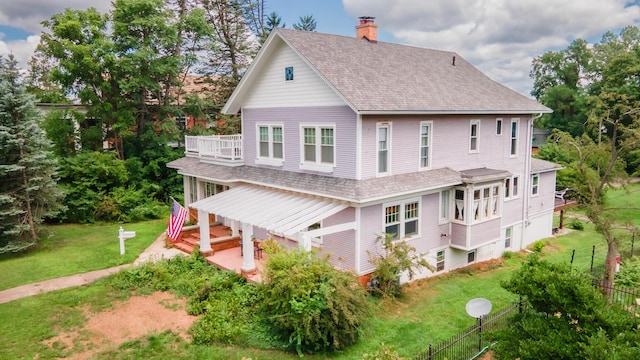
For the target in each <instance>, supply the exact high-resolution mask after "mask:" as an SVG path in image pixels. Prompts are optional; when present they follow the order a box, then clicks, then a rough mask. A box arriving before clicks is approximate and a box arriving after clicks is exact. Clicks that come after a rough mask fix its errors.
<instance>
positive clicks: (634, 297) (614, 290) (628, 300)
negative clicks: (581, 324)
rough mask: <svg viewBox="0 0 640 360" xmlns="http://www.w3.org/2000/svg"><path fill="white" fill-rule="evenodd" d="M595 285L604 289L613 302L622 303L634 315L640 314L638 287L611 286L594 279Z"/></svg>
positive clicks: (639, 292)
mask: <svg viewBox="0 0 640 360" xmlns="http://www.w3.org/2000/svg"><path fill="white" fill-rule="evenodd" d="M593 285H594V286H596V287H598V288H599V289H601V290H602V292H603V293H604V294H605V296H607V297H608V298H609V299H610V303H611V304H617V305H620V306H621V307H622V308H624V309H625V310H627V311H628V312H629V313H630V314H631V315H632V316H637V315H638V307H640V304H638V300H640V291H639V290H638V289H627V288H618V287H609V286H606V285H605V284H603V283H602V281H593Z"/></svg>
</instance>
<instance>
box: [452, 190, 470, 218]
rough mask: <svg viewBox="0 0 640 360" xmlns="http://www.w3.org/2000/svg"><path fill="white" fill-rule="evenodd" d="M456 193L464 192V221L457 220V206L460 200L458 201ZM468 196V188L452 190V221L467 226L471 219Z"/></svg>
mask: <svg viewBox="0 0 640 360" xmlns="http://www.w3.org/2000/svg"><path fill="white" fill-rule="evenodd" d="M456 191H462V194H463V197H464V198H463V199H462V219H458V218H456V206H457V201H460V200H458V199H456ZM467 198H468V194H467V189H466V188H461V187H459V188H453V190H452V194H451V200H453V202H452V203H451V221H452V222H455V223H458V224H467V221H468V219H469V206H468V204H467V203H468V200H469V199H467Z"/></svg>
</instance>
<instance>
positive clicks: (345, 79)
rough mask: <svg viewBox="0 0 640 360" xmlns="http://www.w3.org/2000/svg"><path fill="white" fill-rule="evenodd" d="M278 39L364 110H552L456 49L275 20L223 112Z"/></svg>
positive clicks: (235, 105)
mask: <svg viewBox="0 0 640 360" xmlns="http://www.w3.org/2000/svg"><path fill="white" fill-rule="evenodd" d="M278 39H280V40H282V41H284V43H286V44H287V45H288V46H289V47H290V48H291V49H292V50H293V51H294V52H296V54H298V55H299V56H300V57H301V58H302V59H303V60H304V61H305V62H306V63H307V64H308V65H309V66H310V67H311V68H312V69H313V70H314V71H315V72H316V73H318V75H319V76H320V77H321V78H322V79H324V80H325V81H326V83H327V85H328V86H330V87H331V88H332V89H334V91H336V92H337V93H338V94H339V95H340V96H341V97H342V98H343V99H344V100H345V101H346V102H347V104H349V105H350V106H351V108H352V109H353V110H354V111H356V112H358V113H361V114H390V113H423V114H424V113H434V114H436V113H437V114H461V113H465V114H533V113H546V112H551V110H550V109H549V108H547V107H546V106H543V105H542V104H539V103H538V102H537V101H535V100H533V99H531V98H528V97H526V96H524V95H521V94H519V93H518V92H516V91H514V90H512V89H510V88H508V87H506V86H503V85H501V84H499V83H497V82H495V81H493V80H491V79H490V78H489V77H487V76H486V75H485V74H484V73H482V72H481V71H480V70H478V69H477V68H475V67H474V66H473V65H471V64H470V63H468V62H467V61H465V60H464V59H463V58H462V57H461V56H460V55H458V54H457V53H455V52H450V51H439V50H431V49H426V48H421V47H416V46H408V45H400V44H393V43H386V42H369V41H368V40H366V39H357V38H355V37H347V36H341V35H331V34H323V33H317V32H309V31H300V30H291V29H282V28H278V29H276V30H274V31H273V32H272V33H271V35H270V36H269V38H268V39H267V41H266V42H265V44H264V46H263V48H262V49H261V50H260V53H259V54H258V56H257V57H256V59H255V60H254V62H253V64H252V65H251V68H250V69H249V71H248V72H247V73H246V74H245V77H244V78H243V79H242V81H241V82H240V84H239V85H238V87H237V88H236V90H235V91H234V93H233V94H232V96H231V97H230V99H229V101H228V102H227V104H226V105H225V107H224V108H223V112H224V113H237V112H238V111H239V110H240V107H241V106H242V97H243V96H244V95H245V94H246V93H247V90H248V88H250V86H251V85H250V84H251V82H252V81H253V80H254V79H253V77H254V76H259V73H260V71H259V70H257V71H251V70H253V69H254V68H257V69H260V68H261V67H262V66H263V64H262V62H266V61H268V58H269V56H270V55H271V54H272V53H273V50H272V49H271V48H272V47H276V44H275V43H276V42H277V41H278ZM454 57H455V65H454Z"/></svg>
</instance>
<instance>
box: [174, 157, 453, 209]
mask: <svg viewBox="0 0 640 360" xmlns="http://www.w3.org/2000/svg"><path fill="white" fill-rule="evenodd" d="M167 166H168V167H170V168H174V169H178V172H179V173H180V174H183V175H189V176H197V177H200V178H206V179H210V180H212V181H218V182H241V183H249V184H258V185H267V186H270V187H275V188H280V189H286V190H292V191H298V192H303V193H306V194H313V195H319V196H324V197H329V198H334V199H340V200H347V201H352V202H366V201H375V200H379V199H383V198H386V197H389V196H391V195H403V194H410V193H417V192H421V191H426V190H430V189H436V188H440V187H443V186H451V185H458V184H460V183H461V182H462V181H461V176H460V173H459V172H457V171H454V170H452V169H449V168H443V169H436V170H429V171H420V172H415V173H410V174H399V175H393V176H387V177H381V178H374V179H367V180H353V179H344V178H337V177H331V176H324V175H316V174H307V173H297V172H291V171H283V170H276V169H267V168H258V167H253V166H236V167H232V166H225V165H215V164H206V163H201V162H200V161H199V160H198V159H197V158H191V157H184V158H181V159H178V160H174V161H171V162H169V163H168V164H167Z"/></svg>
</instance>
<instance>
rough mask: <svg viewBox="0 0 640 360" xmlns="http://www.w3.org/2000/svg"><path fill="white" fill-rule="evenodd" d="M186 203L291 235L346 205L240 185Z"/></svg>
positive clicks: (211, 212)
mask: <svg viewBox="0 0 640 360" xmlns="http://www.w3.org/2000/svg"><path fill="white" fill-rule="evenodd" d="M189 207H191V208H194V209H197V210H202V211H206V212H208V213H210V214H216V215H219V216H223V217H225V218H227V219H231V220H237V221H240V222H243V223H248V224H251V225H253V226H258V227H261V228H265V229H267V230H269V231H273V232H275V233H277V234H284V235H285V236H291V235H293V234H295V233H296V232H298V231H301V230H304V229H306V228H307V227H308V226H310V225H312V224H315V223H317V222H319V221H321V220H322V219H325V218H327V217H329V216H331V215H334V214H336V213H338V212H340V211H342V210H344V209H346V208H347V207H349V205H348V204H347V203H346V202H341V201H331V200H327V199H322V198H319V197H315V196H305V195H302V194H295V193H292V192H285V191H280V190H273V189H267V188H261V187H255V186H247V185H241V186H236V187H234V188H231V189H229V190H227V191H223V192H221V193H219V194H216V195H214V196H211V197H208V198H206V199H202V200H198V201H196V202H194V203H192V204H190V205H189Z"/></svg>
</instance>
